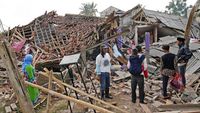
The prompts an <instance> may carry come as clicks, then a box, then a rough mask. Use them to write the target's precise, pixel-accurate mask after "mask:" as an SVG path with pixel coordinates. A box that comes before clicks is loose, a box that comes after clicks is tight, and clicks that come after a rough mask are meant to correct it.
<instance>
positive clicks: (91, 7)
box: [80, 2, 98, 16]
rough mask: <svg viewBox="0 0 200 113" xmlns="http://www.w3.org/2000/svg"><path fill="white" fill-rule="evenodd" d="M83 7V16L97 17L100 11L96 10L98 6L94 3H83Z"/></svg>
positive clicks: (81, 8)
mask: <svg viewBox="0 0 200 113" xmlns="http://www.w3.org/2000/svg"><path fill="white" fill-rule="evenodd" d="M81 5H82V6H81V7H80V10H81V12H80V14H81V15H86V16H96V13H97V12H98V10H97V9H96V7H97V4H95V3H94V2H92V3H82V4H81Z"/></svg>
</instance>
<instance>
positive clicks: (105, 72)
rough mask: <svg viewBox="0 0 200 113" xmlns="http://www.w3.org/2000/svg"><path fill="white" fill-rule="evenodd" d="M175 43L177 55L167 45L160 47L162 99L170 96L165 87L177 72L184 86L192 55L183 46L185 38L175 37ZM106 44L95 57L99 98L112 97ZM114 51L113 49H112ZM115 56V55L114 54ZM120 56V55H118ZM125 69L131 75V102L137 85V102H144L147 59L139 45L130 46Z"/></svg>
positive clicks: (134, 97)
mask: <svg viewBox="0 0 200 113" xmlns="http://www.w3.org/2000/svg"><path fill="white" fill-rule="evenodd" d="M177 45H178V46H179V50H178V53H177V55H175V54H173V53H171V52H170V51H169V50H170V46H169V45H163V46H162V49H163V51H164V53H165V54H164V55H163V56H162V57H161V58H160V62H161V65H160V66H161V67H160V74H161V75H162V80H163V85H162V86H163V88H162V94H163V98H164V99H169V98H170V96H169V95H168V93H167V87H168V83H169V79H170V78H173V77H174V76H175V75H176V74H179V75H180V76H181V79H182V84H183V88H184V87H185V86H186V78H185V71H186V66H187V63H188V60H189V59H190V58H191V57H192V52H191V51H190V50H189V48H188V47H186V46H185V39H184V38H183V37H180V36H178V37H177ZM108 48H109V47H108V46H105V45H104V46H101V48H100V54H99V55H98V56H97V57H96V73H97V75H98V78H99V80H100V85H101V86H100V93H101V99H106V98H109V99H112V97H111V95H110V94H109V87H110V75H111V61H112V58H111V56H110V54H109V49H108ZM114 51H115V50H114ZM119 54H120V53H119ZM115 56H116V55H115ZM118 56H120V55H118ZM127 60H128V62H127V70H128V71H129V72H130V74H131V75H132V76H131V90H132V102H133V103H136V99H137V98H136V97H137V96H136V89H137V85H138V86H139V102H140V103H142V104H145V102H144V97H145V92H144V77H146V78H147V77H148V75H146V74H148V72H147V73H145V71H147V67H148V66H147V60H146V58H145V55H144V53H143V51H142V47H141V46H136V47H135V48H132V52H131V55H129V56H128V58H127Z"/></svg>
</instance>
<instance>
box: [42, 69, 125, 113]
mask: <svg viewBox="0 0 200 113" xmlns="http://www.w3.org/2000/svg"><path fill="white" fill-rule="evenodd" d="M46 70H47V69H46ZM47 72H48V70H47ZM39 74H41V75H43V76H45V77H48V74H47V73H44V72H39ZM52 79H53V80H54V81H55V82H57V83H58V84H61V85H64V86H66V87H68V88H69V89H72V90H74V91H76V92H78V93H80V94H81V95H84V96H87V97H90V98H92V99H94V100H96V101H98V102H100V103H102V104H105V105H107V106H109V107H111V108H113V109H116V110H118V111H120V112H123V113H128V112H127V111H125V110H122V109H121V108H118V107H116V106H113V105H111V104H109V103H107V102H105V101H102V100H100V99H98V98H96V97H94V96H92V95H89V94H87V93H85V92H83V91H81V90H79V89H77V88H75V87H73V86H71V85H69V84H66V83H64V82H62V81H60V80H58V79H57V78H55V77H54V76H53V77H52Z"/></svg>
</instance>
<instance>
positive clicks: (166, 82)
mask: <svg viewBox="0 0 200 113" xmlns="http://www.w3.org/2000/svg"><path fill="white" fill-rule="evenodd" d="M162 80H163V96H164V97H165V96H167V86H168V80H169V77H168V76H165V75H163V77H162Z"/></svg>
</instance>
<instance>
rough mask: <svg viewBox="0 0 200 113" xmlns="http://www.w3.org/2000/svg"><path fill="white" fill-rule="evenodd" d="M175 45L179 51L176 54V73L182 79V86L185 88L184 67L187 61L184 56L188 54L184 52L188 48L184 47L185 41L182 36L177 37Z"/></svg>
mask: <svg viewBox="0 0 200 113" xmlns="http://www.w3.org/2000/svg"><path fill="white" fill-rule="evenodd" d="M177 45H178V46H179V50H178V53H177V59H178V61H177V65H178V71H179V74H180V75H181V77H182V82H183V85H184V86H185V85H186V78H185V72H186V66H187V63H188V60H189V59H186V56H187V55H186V54H188V53H187V51H186V50H188V49H189V48H186V47H185V39H184V37H182V36H178V37H177Z"/></svg>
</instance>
